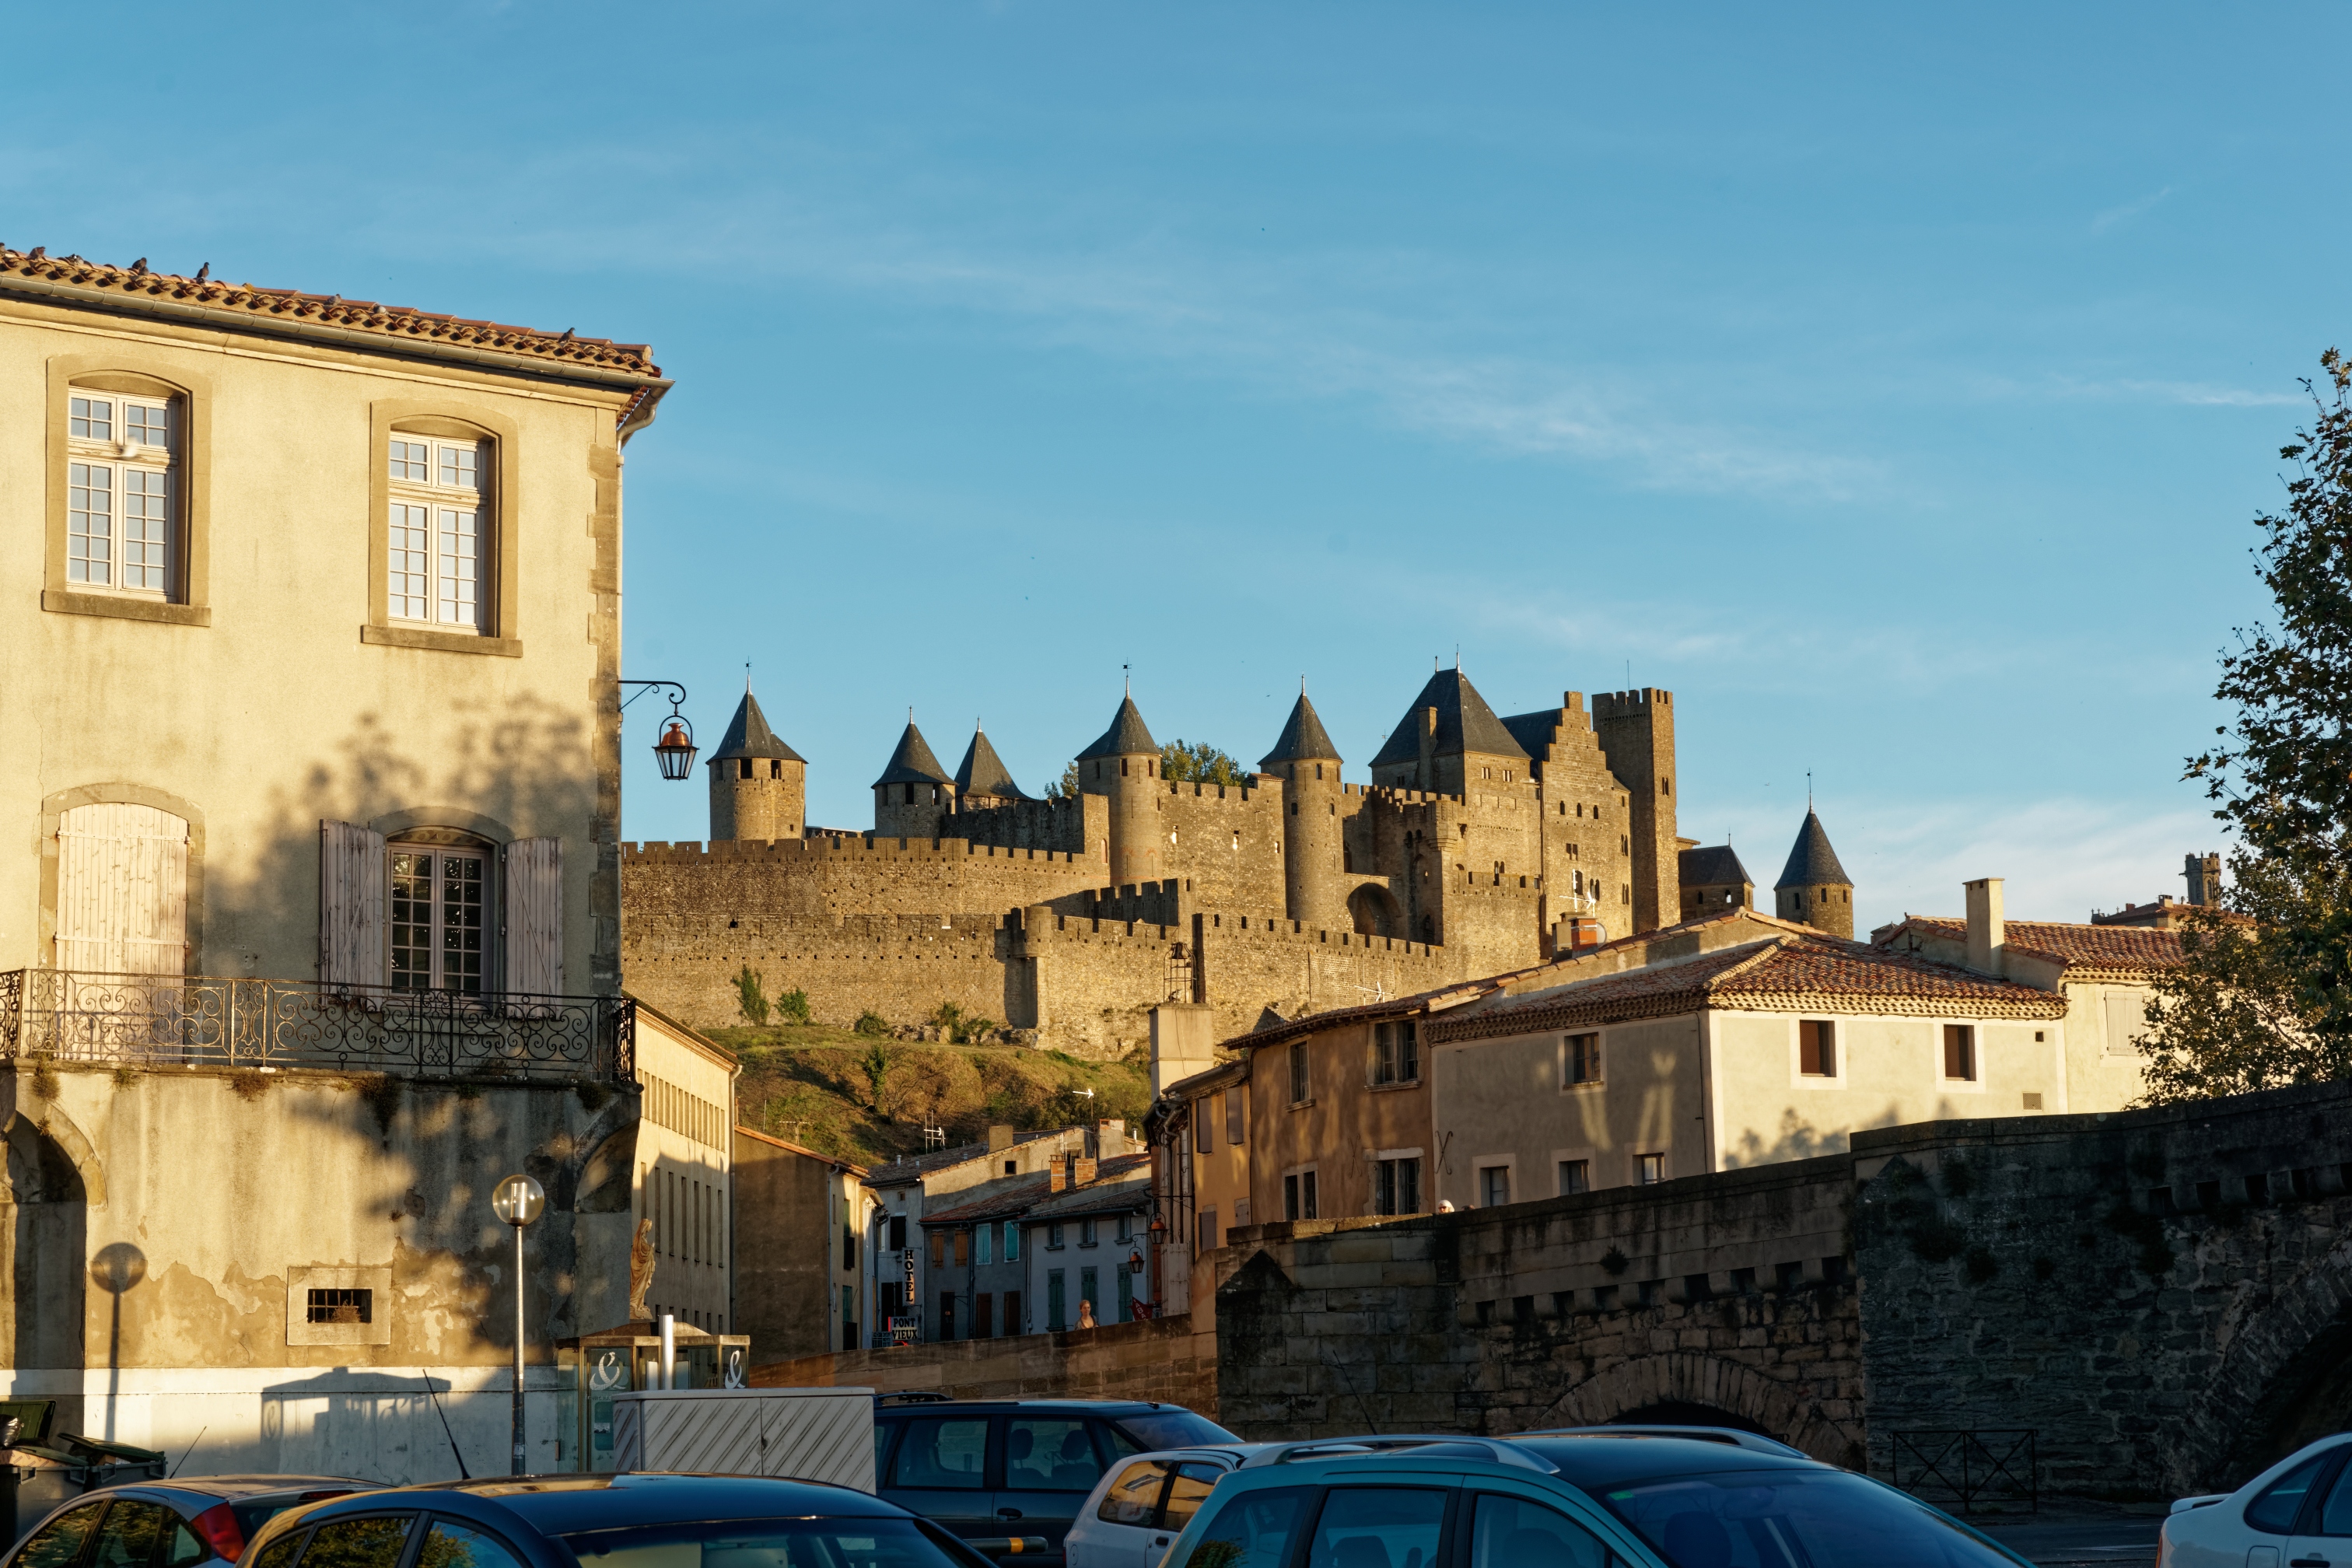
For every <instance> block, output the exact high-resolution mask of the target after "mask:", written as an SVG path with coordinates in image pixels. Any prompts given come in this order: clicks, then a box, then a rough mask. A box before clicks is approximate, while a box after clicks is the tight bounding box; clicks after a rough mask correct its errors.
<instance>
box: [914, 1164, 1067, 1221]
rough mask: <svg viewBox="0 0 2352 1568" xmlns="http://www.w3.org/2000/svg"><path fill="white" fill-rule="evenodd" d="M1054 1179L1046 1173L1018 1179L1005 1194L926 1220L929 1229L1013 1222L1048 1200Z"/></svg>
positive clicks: (943, 1210) (973, 1201)
mask: <svg viewBox="0 0 2352 1568" xmlns="http://www.w3.org/2000/svg"><path fill="white" fill-rule="evenodd" d="M1050 1185H1051V1178H1050V1177H1049V1175H1048V1174H1047V1173H1045V1172H1044V1171H1037V1172H1034V1173H1031V1174H1029V1175H1026V1176H1019V1177H1015V1178H1013V1180H1012V1182H1011V1183H1010V1184H1008V1185H1007V1186H1005V1187H1004V1188H1003V1190H1001V1191H999V1192H995V1193H992V1194H989V1195H988V1196H986V1197H984V1198H974V1199H973V1200H972V1201H971V1202H970V1203H968V1204H959V1205H956V1206H955V1207H954V1208H951V1209H941V1210H940V1212H939V1213H937V1214H927V1215H924V1216H923V1219H922V1223H923V1224H925V1225H971V1224H975V1223H977V1222H979V1221H981V1220H984V1219H1010V1218H1012V1217H1013V1215H1018V1214H1023V1213H1025V1212H1026V1211H1027V1210H1028V1208H1029V1206H1030V1205H1032V1204H1034V1203H1035V1202H1036V1201H1037V1200H1038V1199H1040V1198H1042V1197H1044V1196H1045V1194H1046V1189H1047V1187H1048V1186H1050Z"/></svg>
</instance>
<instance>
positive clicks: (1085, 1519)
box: [1062, 1443, 1266, 1568]
mask: <svg viewBox="0 0 2352 1568" xmlns="http://www.w3.org/2000/svg"><path fill="white" fill-rule="evenodd" d="M1262 1447H1266V1445H1265V1444H1262V1443H1228V1444H1222V1445H1216V1446H1211V1447H1197V1448H1167V1449H1163V1450H1161V1451H1160V1452H1159V1453H1156V1454H1139V1455H1137V1456H1136V1457H1135V1458H1130V1459H1122V1460H1120V1461H1119V1462H1118V1463H1117V1464H1115V1465H1113V1466H1111V1468H1108V1469H1107V1470H1105V1471H1104V1472H1103V1477H1102V1479H1100V1480H1098V1481H1097V1482H1096V1483H1095V1489H1094V1490H1092V1491H1090V1492H1088V1493H1087V1500H1086V1501H1085V1502H1084V1503H1081V1504H1080V1505H1079V1507H1078V1516H1077V1518H1076V1520H1074V1521H1071V1524H1070V1529H1069V1532H1068V1533H1067V1534H1066V1536H1064V1537H1063V1540H1062V1551H1063V1554H1064V1556H1065V1558H1066V1561H1067V1563H1068V1564H1069V1568H1160V1558H1162V1557H1163V1556H1165V1555H1167V1552H1168V1546H1169V1543H1170V1542H1172V1541H1174V1540H1175V1539H1176V1532H1177V1531H1181V1530H1182V1529H1183V1528H1184V1526H1185V1525H1186V1524H1187V1523H1188V1522H1190V1521H1191V1520H1192V1515H1193V1514H1194V1513H1196V1512H1198V1511H1199V1510H1200V1507H1201V1504H1202V1503H1203V1502H1205V1501H1206V1500H1208V1496H1209V1493H1210V1492H1211V1491H1212V1490H1213V1489H1214V1488H1215V1487H1216V1484H1217V1482H1218V1481H1220V1480H1222V1479H1223V1478H1224V1477H1225V1476H1226V1475H1228V1474H1230V1473H1231V1472H1232V1471H1234V1470H1236V1469H1239V1468H1241V1465H1242V1461H1243V1460H1244V1459H1246V1458H1249V1456H1250V1455H1252V1454H1254V1453H1255V1452H1257V1451H1258V1450H1259V1449H1260V1448H1262Z"/></svg>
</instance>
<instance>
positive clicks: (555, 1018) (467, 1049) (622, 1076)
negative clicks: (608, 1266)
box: [0, 969, 636, 1083]
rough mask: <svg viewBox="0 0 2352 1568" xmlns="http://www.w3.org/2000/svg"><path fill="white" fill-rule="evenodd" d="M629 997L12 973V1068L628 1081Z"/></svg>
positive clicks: (4, 984) (3, 1033)
mask: <svg viewBox="0 0 2352 1568" xmlns="http://www.w3.org/2000/svg"><path fill="white" fill-rule="evenodd" d="M635 1034H636V1004H635V1002H633V1001H631V1000H630V999H629V998H628V997H625V996H539V995H525V994H488V995H480V996H466V995H460V994H457V993H455V992H449V991H394V990H391V989H389V988H388V987H383V986H358V985H333V986H330V985H321V984H317V983H315V982H310V981H300V980H232V979H226V978H220V977H212V976H203V975H186V976H183V975H158V974H88V973H79V972H76V971H71V970H61V969H17V970H11V971H7V972H5V973H0V1057H9V1058H27V1057H36V1058H37V1057H46V1058H50V1059H52V1060H55V1061H60V1062H96V1063H104V1064H108V1065H111V1066H125V1067H149V1068H168V1067H209V1068H324V1069H327V1070H329V1071H332V1072H354V1073H358V1072H366V1073H390V1074H394V1075H395V1076H398V1077H402V1078H466V1079H474V1078H488V1079H513V1080H519V1081H524V1082H539V1083H575V1082H578V1081H580V1080H582V1079H596V1080H601V1081H604V1082H607V1083H626V1082H628V1081H629V1080H630V1079H632V1078H633V1077H634V1074H635Z"/></svg>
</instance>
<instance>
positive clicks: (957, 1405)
mask: <svg viewBox="0 0 2352 1568" xmlns="http://www.w3.org/2000/svg"><path fill="white" fill-rule="evenodd" d="M875 1404H876V1405H878V1406H880V1407H881V1410H885V1411H892V1412H904V1411H909V1410H990V1411H995V1410H1082V1411H1083V1410H1091V1411H1093V1412H1094V1413H1095V1414H1097V1415H1142V1414H1144V1413H1145V1412H1147V1411H1152V1410H1181V1411H1183V1412H1184V1414H1186V1415H1192V1410H1191V1409H1190V1407H1188V1406H1186V1405H1166V1404H1162V1403H1160V1402H1159V1401H1157V1400H1148V1399H948V1398H942V1397H940V1396H939V1395H936V1394H879V1395H877V1396H876V1399H875ZM877 1413H878V1412H877Z"/></svg>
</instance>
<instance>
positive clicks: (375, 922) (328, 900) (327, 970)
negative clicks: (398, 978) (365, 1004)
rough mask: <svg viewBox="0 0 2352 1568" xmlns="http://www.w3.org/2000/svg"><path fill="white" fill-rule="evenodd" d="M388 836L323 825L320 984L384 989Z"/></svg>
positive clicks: (354, 825) (353, 827) (354, 826)
mask: <svg viewBox="0 0 2352 1568" xmlns="http://www.w3.org/2000/svg"><path fill="white" fill-rule="evenodd" d="M383 881H384V845H383V834H381V833H377V832H374V831H373V830H372V829H370V828H365V827H362V826H360V825H359V824H357V823H355V822H321V823H320V824H319V979H320V982H321V983H322V984H328V985H381V984H383V961H384V944H383Z"/></svg>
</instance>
